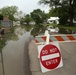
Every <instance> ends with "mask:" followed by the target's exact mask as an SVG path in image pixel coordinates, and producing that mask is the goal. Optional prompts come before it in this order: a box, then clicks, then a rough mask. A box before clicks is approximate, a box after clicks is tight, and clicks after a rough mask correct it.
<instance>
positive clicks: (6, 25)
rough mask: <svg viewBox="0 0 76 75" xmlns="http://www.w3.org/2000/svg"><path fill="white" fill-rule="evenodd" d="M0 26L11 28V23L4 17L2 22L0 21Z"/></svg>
mask: <svg viewBox="0 0 76 75" xmlns="http://www.w3.org/2000/svg"><path fill="white" fill-rule="evenodd" d="M1 26H2V27H4V28H11V27H12V26H13V22H12V21H11V20H9V18H8V17H4V18H3V20H1Z"/></svg>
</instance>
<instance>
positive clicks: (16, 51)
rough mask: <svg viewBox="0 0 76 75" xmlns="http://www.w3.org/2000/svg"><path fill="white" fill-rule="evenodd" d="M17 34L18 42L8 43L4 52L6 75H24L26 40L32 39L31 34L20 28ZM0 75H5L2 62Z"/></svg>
mask: <svg viewBox="0 0 76 75" xmlns="http://www.w3.org/2000/svg"><path fill="white" fill-rule="evenodd" d="M15 34H16V35H17V37H18V40H14V41H13V40H10V41H8V42H7V45H6V46H5V47H4V48H3V50H2V51H3V60H4V70H5V75H22V69H23V52H24V46H25V42H26V40H27V39H28V38H29V37H30V32H27V31H26V30H25V29H22V28H20V27H18V28H17V29H16V30H15ZM0 75H3V73H2V66H1V61H0Z"/></svg>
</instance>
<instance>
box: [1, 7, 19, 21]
mask: <svg viewBox="0 0 76 75" xmlns="http://www.w3.org/2000/svg"><path fill="white" fill-rule="evenodd" d="M17 12H18V7H17V6H6V7H3V8H1V9H0V13H1V14H2V15H3V16H7V17H9V19H10V20H12V21H14V20H15V17H14V15H15V14H16V13H17Z"/></svg>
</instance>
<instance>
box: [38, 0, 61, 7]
mask: <svg viewBox="0 0 76 75" xmlns="http://www.w3.org/2000/svg"><path fill="white" fill-rule="evenodd" d="M59 2H60V0H40V1H39V4H44V5H49V6H50V7H53V6H55V8H57V5H59Z"/></svg>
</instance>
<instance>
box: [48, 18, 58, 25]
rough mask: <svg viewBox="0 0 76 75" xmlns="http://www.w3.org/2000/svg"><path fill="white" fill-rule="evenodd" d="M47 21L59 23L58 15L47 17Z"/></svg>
mask: <svg viewBox="0 0 76 75" xmlns="http://www.w3.org/2000/svg"><path fill="white" fill-rule="evenodd" d="M47 23H49V24H52V23H56V24H59V17H50V18H49V19H47Z"/></svg>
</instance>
